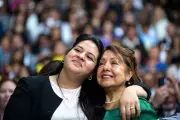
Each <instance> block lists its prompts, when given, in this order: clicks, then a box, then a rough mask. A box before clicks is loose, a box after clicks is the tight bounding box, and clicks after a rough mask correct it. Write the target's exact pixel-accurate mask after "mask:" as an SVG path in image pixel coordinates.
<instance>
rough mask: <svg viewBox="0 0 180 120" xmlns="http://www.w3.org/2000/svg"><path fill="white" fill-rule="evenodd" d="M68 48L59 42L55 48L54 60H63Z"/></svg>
mask: <svg viewBox="0 0 180 120" xmlns="http://www.w3.org/2000/svg"><path fill="white" fill-rule="evenodd" d="M67 50H68V48H67V47H66V45H65V44H64V43H62V42H57V43H56V44H55V46H54V48H53V53H52V54H53V60H63V58H64V55H65V53H66V52H67Z"/></svg>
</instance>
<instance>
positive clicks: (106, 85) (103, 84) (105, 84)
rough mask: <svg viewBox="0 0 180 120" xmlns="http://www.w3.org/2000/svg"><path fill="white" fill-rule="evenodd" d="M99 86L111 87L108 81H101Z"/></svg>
mask: <svg viewBox="0 0 180 120" xmlns="http://www.w3.org/2000/svg"><path fill="white" fill-rule="evenodd" d="M100 86H101V87H103V88H109V87H112V85H111V84H109V83H101V84H100Z"/></svg>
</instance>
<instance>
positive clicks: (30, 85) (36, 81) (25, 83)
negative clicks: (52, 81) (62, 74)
mask: <svg viewBox="0 0 180 120" xmlns="http://www.w3.org/2000/svg"><path fill="white" fill-rule="evenodd" d="M48 80H49V76H30V77H22V78H21V79H20V80H19V82H18V86H19V87H23V88H25V89H28V90H34V89H38V88H39V87H40V86H42V84H43V83H46V82H48Z"/></svg>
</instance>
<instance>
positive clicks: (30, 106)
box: [4, 34, 149, 120]
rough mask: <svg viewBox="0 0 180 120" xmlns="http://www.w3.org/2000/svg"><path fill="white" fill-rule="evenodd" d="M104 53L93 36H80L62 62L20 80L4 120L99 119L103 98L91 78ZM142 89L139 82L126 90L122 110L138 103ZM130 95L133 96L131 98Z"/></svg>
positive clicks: (101, 112) (142, 93) (100, 89)
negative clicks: (130, 104) (138, 95)
mask: <svg viewBox="0 0 180 120" xmlns="http://www.w3.org/2000/svg"><path fill="white" fill-rule="evenodd" d="M103 50H104V47H103V44H102V42H101V40H100V39H99V38H97V37H96V36H94V35H87V34H82V35H80V36H79V37H78V38H77V40H76V42H75V43H74V45H73V47H72V49H70V50H69V51H68V53H67V54H66V55H65V58H64V62H62V61H54V62H53V61H52V62H50V63H48V64H47V65H46V66H45V67H44V68H43V69H42V70H41V72H40V73H39V75H38V76H31V77H24V78H22V79H20V81H19V83H18V87H17V88H16V90H15V92H14V94H13V95H12V96H11V99H10V100H9V102H8V105H7V107H6V110H5V114H4V120H13V119H18V120H29V119H33V120H39V119H44V120H55V119H64V120H65V119H85V120H87V119H94V120H99V119H102V118H103V116H104V112H105V111H104V108H103V104H104V101H105V99H104V97H105V96H104V92H103V89H102V88H101V87H100V86H98V84H97V81H96V75H95V76H91V75H92V74H93V72H96V68H97V65H98V62H99V60H100V58H101V55H102V53H103ZM95 74H96V73H95ZM88 79H89V80H88ZM141 86H142V85H141ZM142 87H143V86H142ZM142 87H140V83H139V86H136V85H134V86H129V87H127V88H126V89H125V91H124V94H123V95H122V98H123V99H121V103H122V104H121V105H122V107H123V108H124V109H126V108H127V107H128V106H127V104H129V103H130V102H131V103H132V104H133V105H134V106H135V105H136V103H137V104H138V101H137V99H135V98H137V93H138V94H140V95H142V96H146V95H147V94H146V92H145V91H144V90H143V89H142ZM143 88H145V86H144V87H143ZM136 90H137V91H136ZM145 90H147V91H148V89H147V88H145ZM134 91H136V92H137V93H136V92H134ZM130 94H131V95H134V96H133V97H132V96H131V98H130V96H129V95H130ZM148 96H149V95H148ZM127 97H128V99H124V98H127ZM126 102H127V103H126ZM128 109H129V107H128ZM14 110H15V111H16V112H13V111H14ZM67 112H68V113H69V114H66V113H67ZM125 114H126V113H125ZM96 115H97V116H96Z"/></svg>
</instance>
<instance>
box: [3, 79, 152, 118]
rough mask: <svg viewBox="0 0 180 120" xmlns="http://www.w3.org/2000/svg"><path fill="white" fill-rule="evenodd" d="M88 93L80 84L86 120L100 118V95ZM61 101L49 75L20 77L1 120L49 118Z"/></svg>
mask: <svg viewBox="0 0 180 120" xmlns="http://www.w3.org/2000/svg"><path fill="white" fill-rule="evenodd" d="M137 85H140V86H142V87H143V88H145V90H146V91H147V93H149V89H148V88H146V86H144V84H140V83H139V84H137ZM91 89H94V88H91ZM94 90H96V89H94ZM97 92H98V90H97ZM89 93H90V92H89ZM89 93H88V92H87V91H86V90H85V88H84V87H83V86H82V88H81V92H80V97H79V101H80V106H81V108H82V111H83V112H84V114H85V115H86V117H87V118H88V120H102V119H103V117H104V114H105V109H104V108H103V105H102V104H99V103H98V102H97V103H96V102H94V101H96V100H97V101H98V99H99V98H100V97H101V96H100V97H99V96H97V97H95V96H93V97H92V96H91V95H92V94H95V92H94V91H91V94H89ZM148 96H150V95H148ZM92 98H93V99H92ZM104 98H105V97H104ZM104 98H103V99H104ZM93 100H94V101H93ZM61 102H62V99H61V98H59V97H58V96H57V95H56V94H55V93H54V91H53V89H52V87H51V84H50V81H49V76H33V77H26V78H21V79H20V80H19V82H18V86H17V87H16V89H15V91H14V93H13V94H12V96H11V98H10V100H9V102H8V104H7V107H6V109H5V113H4V119H3V120H50V119H51V117H52V115H53V113H54V111H55V110H56V109H57V107H58V106H59V104H61Z"/></svg>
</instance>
